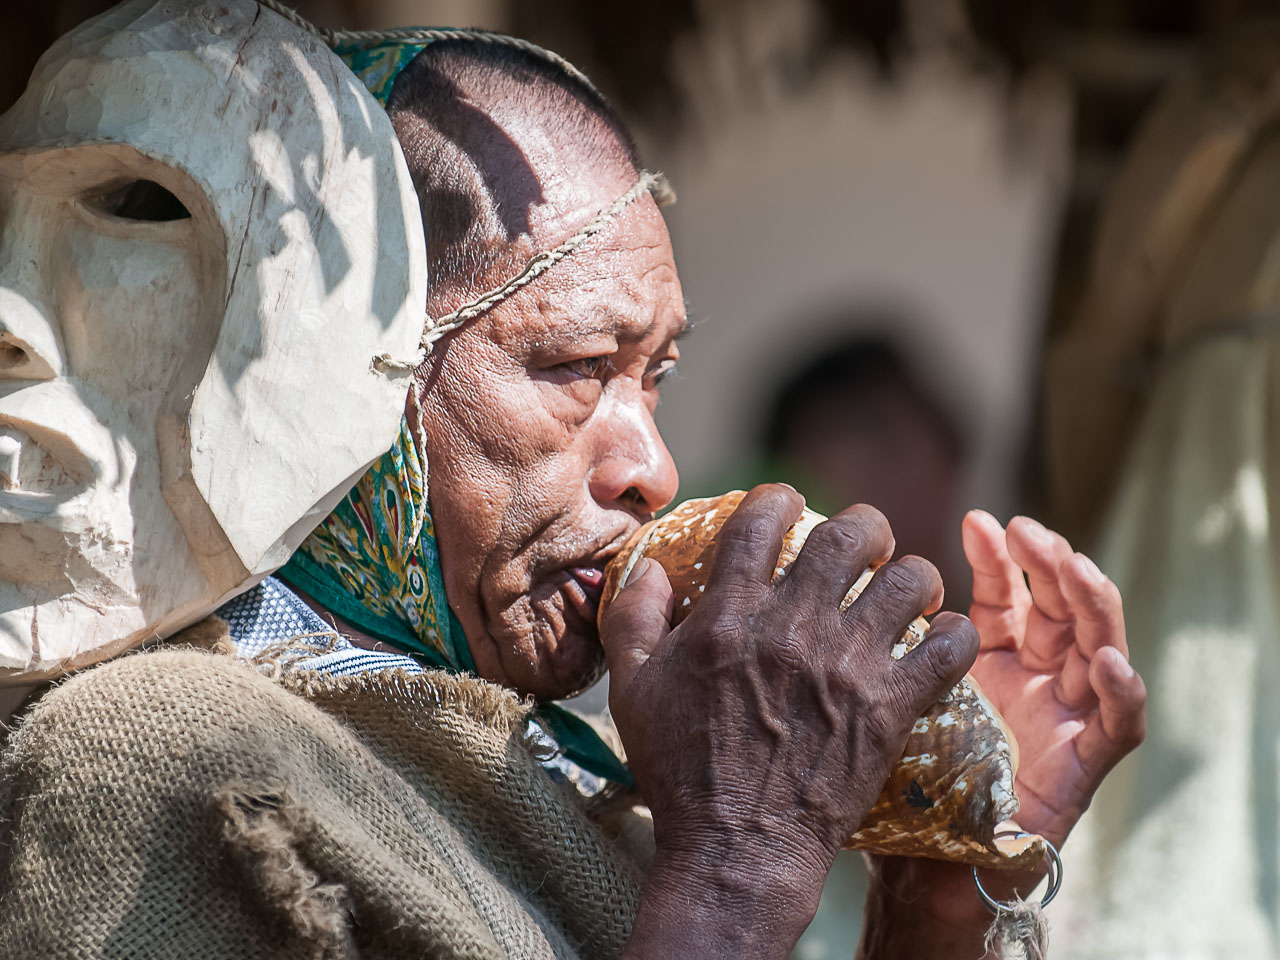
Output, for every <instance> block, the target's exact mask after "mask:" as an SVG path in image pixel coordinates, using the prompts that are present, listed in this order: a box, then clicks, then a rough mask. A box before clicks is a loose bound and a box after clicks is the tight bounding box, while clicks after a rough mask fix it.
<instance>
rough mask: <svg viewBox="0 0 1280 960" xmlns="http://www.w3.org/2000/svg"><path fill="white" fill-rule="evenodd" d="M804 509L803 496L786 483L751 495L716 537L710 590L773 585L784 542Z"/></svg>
mask: <svg viewBox="0 0 1280 960" xmlns="http://www.w3.org/2000/svg"><path fill="white" fill-rule="evenodd" d="M803 509H804V497H802V496H800V494H798V493H796V491H795V490H793V489H792V488H791V487H788V486H785V485H783V484H779V483H768V484H763V485H762V486H759V487H755V488H754V489H752V490H751V491H750V492H748V493H747V495H746V496H745V497H743V499H742V502H741V503H740V504H738V509H737V510H735V511H734V512H733V515H732V516H730V517H729V519H728V520H726V521H725V522H724V526H722V527H721V528H720V532H719V533H718V534H717V535H716V556H715V560H714V561H713V562H712V564H711V574H710V576H709V577H708V578H707V590H708V591H710V590H712V589H713V588H714V587H719V586H720V585H722V584H725V583H748V584H756V585H759V586H768V585H769V584H770V583H772V582H773V570H774V567H775V566H776V565H777V563H778V554H779V553H780V552H781V551H782V540H783V538H784V537H785V536H786V533H787V530H789V529H790V528H791V525H792V524H793V523H795V522H796V520H798V519H799V518H800V512H801V511H802V510H803Z"/></svg>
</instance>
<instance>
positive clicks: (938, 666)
mask: <svg viewBox="0 0 1280 960" xmlns="http://www.w3.org/2000/svg"><path fill="white" fill-rule="evenodd" d="M978 644H979V641H978V631H977V628H975V627H974V625H973V624H972V623H970V622H969V618H968V617H965V616H962V615H961V614H958V613H940V614H938V615H937V616H936V617H934V620H933V623H932V624H931V625H930V626H929V632H928V633H926V634H925V635H924V640H923V642H921V643H920V644H919V645H918V646H917V647H916V648H915V649H914V650H908V651H907V652H906V654H905V655H903V657H902V659H901V660H899V661H898V664H897V669H896V670H895V671H894V673H895V675H896V676H899V677H900V678H901V681H900V682H902V683H903V690H904V695H905V696H906V697H907V698H908V701H909V703H910V706H911V709H912V710H913V711H914V713H913V716H917V717H918V716H920V715H921V714H923V713H924V712H925V710H927V709H928V708H929V707H930V706H931V705H933V704H934V703H936V702H937V701H938V700H939V699H940V698H941V697H942V695H943V694H944V693H946V692H947V691H948V690H950V689H951V688H952V687H954V686H955V685H956V684H957V683H959V682H960V678H961V677H963V676H964V675H965V674H966V673H967V672H968V671H969V668H970V667H972V666H973V661H974V660H975V659H976V658H977V656H978Z"/></svg>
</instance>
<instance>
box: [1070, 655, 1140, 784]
mask: <svg viewBox="0 0 1280 960" xmlns="http://www.w3.org/2000/svg"><path fill="white" fill-rule="evenodd" d="M1089 681H1090V683H1091V684H1092V686H1093V690H1094V693H1095V694H1096V695H1097V697H1098V720H1097V722H1093V723H1090V724H1088V726H1086V727H1085V728H1084V730H1082V731H1081V732H1080V736H1079V738H1078V740H1077V741H1076V751H1077V754H1078V755H1079V757H1080V763H1081V765H1082V766H1083V767H1084V768H1085V769H1086V770H1087V771H1088V773H1089V774H1090V776H1091V777H1092V778H1093V779H1094V781H1095V784H1096V783H1097V782H1100V781H1101V780H1102V778H1103V776H1105V775H1106V773H1107V771H1109V770H1110V769H1111V768H1112V767H1114V766H1115V765H1116V764H1117V763H1118V762H1119V761H1120V759H1121V758H1122V757H1124V755H1125V754H1126V753H1128V752H1129V751H1131V750H1133V749H1134V748H1135V747H1136V746H1138V744H1140V743H1141V742H1142V739H1143V737H1145V736H1146V732H1147V717H1146V704H1147V688H1146V684H1144V683H1143V682H1142V677H1140V676H1139V675H1138V672H1137V671H1136V670H1134V669H1133V667H1131V666H1130V665H1129V662H1128V661H1127V660H1126V659H1125V657H1124V654H1122V653H1121V652H1120V651H1119V650H1117V649H1116V648H1115V647H1104V648H1103V649H1101V650H1099V651H1098V653H1097V655H1096V656H1095V657H1094V658H1093V662H1092V663H1091V664H1090V666H1089Z"/></svg>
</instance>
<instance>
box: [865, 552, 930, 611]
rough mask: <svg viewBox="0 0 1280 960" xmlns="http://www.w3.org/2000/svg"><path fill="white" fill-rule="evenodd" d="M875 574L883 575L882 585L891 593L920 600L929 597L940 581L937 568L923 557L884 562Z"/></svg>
mask: <svg viewBox="0 0 1280 960" xmlns="http://www.w3.org/2000/svg"><path fill="white" fill-rule="evenodd" d="M876 576H877V577H883V578H884V580H883V585H884V586H885V587H888V588H889V589H890V590H891V591H892V592H893V593H897V594H901V595H903V596H906V597H910V598H912V599H915V598H919V599H920V600H921V601H923V600H925V599H926V598H927V597H929V596H930V595H931V594H932V593H933V592H934V590H936V589H937V586H938V585H939V584H941V582H942V578H941V576H939V574H938V570H937V568H936V567H935V566H934V565H933V564H932V563H930V562H929V561H928V560H925V559H924V558H923V557H903V558H902V559H901V560H895V561H894V562H893V563H888V564H885V565H884V566H883V567H881V568H880V570H879V571H878V572H877V573H876Z"/></svg>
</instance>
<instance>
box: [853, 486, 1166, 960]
mask: <svg viewBox="0 0 1280 960" xmlns="http://www.w3.org/2000/svg"><path fill="white" fill-rule="evenodd" d="M962 534H963V538H964V549H965V554H966V556H967V557H968V559H969V563H970V564H971V565H972V567H973V605H972V606H971V607H970V608H969V616H970V618H971V619H972V621H973V624H974V625H975V626H976V627H977V628H978V633H979V635H980V636H981V640H982V644H981V651H980V652H979V654H978V658H977V661H976V662H975V663H974V665H973V668H972V670H971V671H970V672H971V673H972V674H973V676H974V677H976V678H977V680H978V683H979V684H980V685H981V687H982V690H983V693H985V694H986V696H987V697H988V698H989V699H990V700H991V702H992V703H993V704H994V705H995V707H996V709H998V710H999V711H1000V713H1001V715H1002V716H1003V717H1004V718H1005V721H1006V722H1007V723H1008V724H1009V728H1010V729H1011V730H1012V731H1013V734H1014V737H1015V738H1016V739H1017V741H1018V747H1019V754H1020V757H1019V766H1018V773H1017V778H1016V781H1015V784H1014V786H1015V789H1016V790H1017V793H1018V797H1019V799H1020V801H1021V807H1020V809H1019V812H1018V817H1017V822H1018V824H1019V826H1021V827H1022V828H1023V829H1024V830H1027V831H1029V832H1032V833H1038V834H1041V835H1043V836H1045V837H1047V838H1048V839H1049V840H1050V842H1052V843H1053V844H1055V845H1056V846H1058V847H1061V846H1062V844H1063V841H1064V840H1065V839H1066V837H1067V834H1068V833H1069V832H1070V831H1071V828H1072V827H1073V826H1075V824H1076V822H1077V821H1078V820H1079V819H1080V816H1081V814H1083V813H1084V811H1085V809H1086V808H1087V807H1088V806H1089V801H1090V799H1091V798H1092V797H1093V794H1094V791H1096V790H1097V788H1098V786H1099V784H1101V783H1102V780H1103V778H1104V777H1105V776H1106V774H1107V772H1108V771H1110V770H1111V768H1112V767H1114V766H1115V765H1116V763H1118V762H1119V761H1120V759H1121V758H1122V757H1123V756H1124V755H1125V754H1126V753H1128V752H1129V751H1131V750H1132V749H1133V748H1134V747H1136V746H1137V745H1138V744H1139V743H1141V742H1142V737H1143V733H1144V731H1145V714H1144V712H1143V708H1144V704H1145V701H1146V690H1145V687H1144V686H1143V683H1142V678H1141V677H1140V676H1138V674H1137V673H1136V672H1135V671H1134V670H1133V669H1132V668H1131V667H1130V666H1129V663H1128V659H1127V652H1128V651H1127V647H1126V646H1125V636H1124V614H1123V611H1122V608H1121V601H1120V592H1119V591H1118V590H1117V589H1116V586H1115V584H1113V583H1112V582H1111V581H1110V580H1108V579H1107V578H1106V576H1104V575H1103V574H1102V572H1101V571H1099V570H1098V568H1097V566H1096V565H1095V564H1094V563H1093V561H1091V560H1090V559H1089V558H1088V557H1086V556H1084V555H1083V554H1079V553H1073V552H1072V550H1071V546H1070V545H1069V544H1068V543H1067V541H1066V540H1065V539H1063V538H1062V537H1061V536H1059V535H1058V534H1056V533H1053V532H1052V531H1049V530H1047V529H1045V528H1044V527H1043V526H1041V525H1040V524H1039V523H1037V522H1036V521H1034V520H1031V519H1029V518H1027V517H1017V518H1015V519H1014V520H1012V521H1011V522H1010V523H1009V528H1008V530H1007V531H1006V530H1005V529H1004V528H1003V527H1002V526H1001V525H1000V523H999V521H997V520H996V519H995V518H994V517H992V516H991V515H990V514H989V513H985V512H983V511H981V510H974V511H971V512H970V513H969V514H968V515H967V516H966V517H965V519H964V524H963V527H962ZM869 862H870V866H871V874H872V881H873V882H872V885H871V891H870V894H869V897H868V902H867V908H866V911H865V917H866V920H865V923H864V933H863V943H862V946H861V949H860V951H859V954H858V956H859V958H860V960H873V958H874V960H879V958H882V957H884V958H888V957H892V958H894V960H917V958H925V957H928V958H935V957H937V958H942V957H951V956H958V955H968V956H972V957H980V956H983V955H984V951H985V947H984V946H983V939H984V932H985V929H986V927H987V925H988V924H989V923H990V920H991V917H990V915H989V914H988V913H987V911H986V909H985V908H984V907H983V906H982V905H981V903H980V901H979V900H978V897H977V894H976V892H975V891H974V886H973V880H972V877H971V876H970V871H969V869H968V868H967V867H961V866H957V865H955V864H948V863H937V862H933V861H928V860H907V859H905V858H896V857H874V858H869ZM1038 879H1039V875H1032V876H1025V877H1016V878H1005V879H1004V881H1003V882H1002V881H1001V880H1000V879H998V878H996V877H995V876H994V875H991V876H990V877H989V878H988V880H987V881H986V883H987V886H988V889H989V890H991V891H992V892H993V893H994V894H995V895H996V896H999V897H1002V898H1003V897H1006V896H1009V895H1011V894H1012V893H1013V892H1014V891H1015V890H1016V891H1018V892H1021V893H1023V894H1026V893H1028V892H1029V891H1030V889H1031V888H1032V887H1033V886H1034V885H1035V883H1036V881H1037V880H1038Z"/></svg>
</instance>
